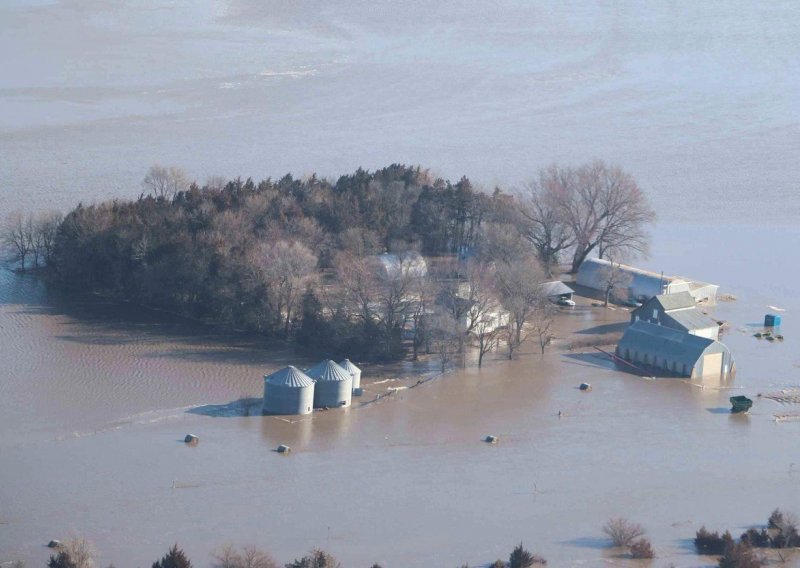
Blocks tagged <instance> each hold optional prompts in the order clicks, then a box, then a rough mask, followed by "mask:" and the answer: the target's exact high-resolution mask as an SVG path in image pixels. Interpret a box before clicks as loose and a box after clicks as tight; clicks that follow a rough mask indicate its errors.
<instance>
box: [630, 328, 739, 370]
mask: <svg viewBox="0 0 800 568" xmlns="http://www.w3.org/2000/svg"><path fill="white" fill-rule="evenodd" d="M617 357H620V358H621V359H624V360H625V361H629V362H631V363H633V364H635V365H637V366H639V367H644V368H645V369H646V370H648V371H651V372H653V373H654V374H659V375H667V376H678V377H686V378H692V379H701V378H706V377H718V378H720V379H723V380H726V379H728V378H729V377H730V376H731V375H732V374H733V373H734V372H735V370H736V364H735V362H734V360H733V355H731V352H730V351H729V350H728V348H727V347H725V345H723V344H722V343H720V342H719V341H714V340H713V339H708V338H707V337H700V336H697V335H692V334H690V333H686V332H685V331H680V330H677V329H671V328H668V327H665V326H663V325H655V324H652V323H647V322H644V321H641V320H640V321H637V322H635V323H633V324H631V325H630V326H628V329H627V330H626V331H625V334H624V335H623V336H622V339H620V341H619V344H618V345H617Z"/></svg>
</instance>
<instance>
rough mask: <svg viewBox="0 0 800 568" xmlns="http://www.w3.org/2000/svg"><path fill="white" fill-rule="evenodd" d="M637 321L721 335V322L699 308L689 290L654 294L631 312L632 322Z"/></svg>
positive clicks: (688, 331) (710, 335) (712, 335)
mask: <svg viewBox="0 0 800 568" xmlns="http://www.w3.org/2000/svg"><path fill="white" fill-rule="evenodd" d="M637 321H646V322H648V323H654V324H658V325H663V326H666V327H670V328H672V329H677V330H680V331H685V332H687V333H691V334H692V335H699V336H700V337H707V338H708V339H716V338H717V337H719V324H718V323H717V322H716V321H715V320H713V319H711V318H710V317H708V316H707V315H705V314H704V313H702V312H701V311H700V310H698V309H697V302H696V301H695V299H694V298H693V297H692V295H691V294H690V293H689V292H678V293H676V294H660V295H658V296H653V297H652V298H650V299H649V300H648V301H647V302H645V303H644V305H642V306H640V307H638V308H636V309H635V310H633V311H632V312H631V323H635V322H637Z"/></svg>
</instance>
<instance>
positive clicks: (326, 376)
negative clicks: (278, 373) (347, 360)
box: [306, 359, 353, 408]
mask: <svg viewBox="0 0 800 568" xmlns="http://www.w3.org/2000/svg"><path fill="white" fill-rule="evenodd" d="M306 374H307V375H308V376H309V377H311V378H312V379H313V380H314V407H315V408H325V407H334V406H350V401H351V399H352V396H353V377H352V376H351V375H350V373H349V372H347V371H345V370H344V369H342V368H341V367H340V366H339V365H337V364H336V363H335V362H333V361H331V360H330V359H325V360H324V361H322V362H321V363H319V364H317V365H314V366H313V367H311V368H310V369H308V370H307V371H306Z"/></svg>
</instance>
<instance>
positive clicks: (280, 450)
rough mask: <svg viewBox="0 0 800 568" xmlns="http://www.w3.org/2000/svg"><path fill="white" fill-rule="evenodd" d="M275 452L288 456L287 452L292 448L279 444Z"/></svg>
mask: <svg viewBox="0 0 800 568" xmlns="http://www.w3.org/2000/svg"><path fill="white" fill-rule="evenodd" d="M276 451H277V452H278V453H279V454H288V453H289V452H291V451H292V448H291V447H289V446H287V445H286V444H281V445H280V446H278V449H277V450H276Z"/></svg>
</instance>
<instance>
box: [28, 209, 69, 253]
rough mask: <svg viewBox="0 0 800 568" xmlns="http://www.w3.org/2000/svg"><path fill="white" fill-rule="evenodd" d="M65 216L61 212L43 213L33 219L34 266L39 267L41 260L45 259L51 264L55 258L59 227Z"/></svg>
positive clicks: (32, 246)
mask: <svg viewBox="0 0 800 568" xmlns="http://www.w3.org/2000/svg"><path fill="white" fill-rule="evenodd" d="M63 218H64V217H63V215H61V213H60V212H59V211H43V212H41V213H39V214H38V215H36V216H35V217H34V218H33V238H32V242H31V249H32V250H33V254H34V264H35V265H36V266H38V265H39V259H40V258H42V259H44V262H45V264H49V262H50V260H51V258H52V256H53V246H54V245H55V242H56V235H57V234H58V227H59V226H60V225H61V221H62V220H63Z"/></svg>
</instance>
